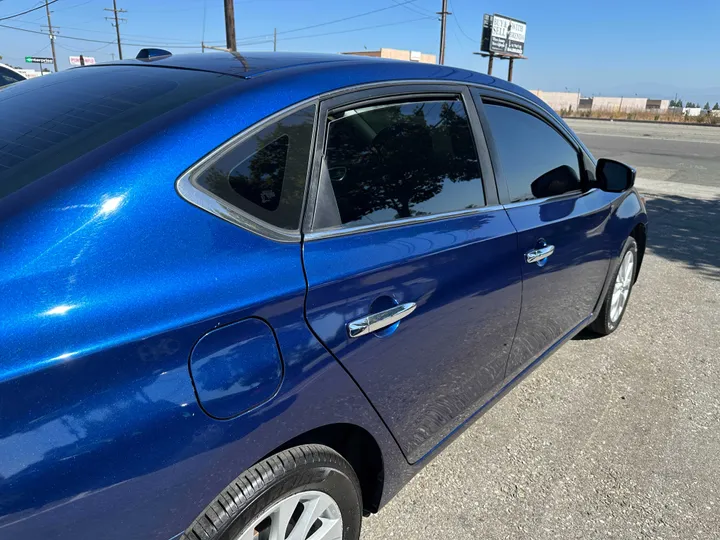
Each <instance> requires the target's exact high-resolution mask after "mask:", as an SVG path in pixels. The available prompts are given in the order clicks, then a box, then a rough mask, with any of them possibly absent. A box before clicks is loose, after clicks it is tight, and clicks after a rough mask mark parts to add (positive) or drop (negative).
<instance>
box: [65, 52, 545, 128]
mask: <svg viewBox="0 0 720 540" xmlns="http://www.w3.org/2000/svg"><path fill="white" fill-rule="evenodd" d="M143 52H145V50H144V51H143ZM153 52H155V53H157V52H163V51H162V50H160V49H154V50H153ZM117 65H123V66H145V67H158V68H174V69H186V70H193V71H198V72H209V73H218V74H223V75H229V76H233V77H238V78H241V79H258V78H260V77H262V76H263V75H265V74H269V73H272V74H275V75H278V76H280V77H283V76H284V75H287V76H290V75H291V74H292V75H298V74H300V75H302V74H311V73H313V74H314V73H315V72H327V71H331V70H332V69H333V68H336V67H337V68H342V70H343V72H344V73H343V77H342V83H340V82H338V85H337V87H338V88H340V87H343V86H351V85H352V84H353V83H354V82H355V81H354V80H353V75H352V73H353V72H355V73H357V74H358V82H359V80H360V79H362V80H363V82H369V80H368V73H370V74H371V75H370V76H369V77H370V79H372V78H373V77H372V73H373V72H374V71H373V69H372V68H373V67H377V68H380V69H377V71H376V72H375V73H377V81H378V82H380V81H388V80H389V79H388V76H387V75H388V70H387V69H386V68H387V67H388V66H396V67H397V69H393V70H392V74H393V77H392V78H396V79H397V80H403V79H405V80H409V79H415V80H434V81H438V82H442V81H453V82H461V83H472V84H481V85H487V86H490V87H493V88H496V89H500V90H505V91H507V92H511V93H513V94H515V95H519V96H522V97H524V98H526V99H528V100H530V101H532V102H534V103H535V104H537V105H538V106H540V107H542V108H543V109H545V110H546V111H547V112H548V113H549V114H552V115H555V113H553V112H552V109H550V108H549V107H548V106H547V104H546V103H545V102H544V101H542V100H541V99H539V98H538V97H537V96H535V95H534V94H532V93H530V92H528V91H527V90H525V89H524V88H522V87H520V86H517V85H515V84H513V83H510V82H507V81H505V80H503V79H499V78H496V77H493V76H491V75H485V74H482V73H477V72H475V71H470V70H467V69H462V68H457V67H452V66H443V65H438V64H425V63H421V62H409V61H406V60H393V59H388V58H377V57H369V56H359V55H351V54H325V53H287V52H282V53H280V52H262V51H251V52H232V53H231V52H215V51H214V52H210V53H204V54H200V53H195V54H179V55H173V54H170V53H168V54H167V55H164V56H157V57H154V58H150V59H147V58H146V59H138V58H132V59H127V60H118V61H115V62H107V63H102V64H95V65H91V66H85V67H83V68H80V67H78V68H73V69H87V68H88V67H89V68H91V69H96V68H102V67H103V66H117ZM368 68H370V69H368Z"/></svg>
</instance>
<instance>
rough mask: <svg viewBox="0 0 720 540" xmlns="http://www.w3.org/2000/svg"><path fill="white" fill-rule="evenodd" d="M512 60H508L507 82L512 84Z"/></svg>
mask: <svg viewBox="0 0 720 540" xmlns="http://www.w3.org/2000/svg"><path fill="white" fill-rule="evenodd" d="M514 60H515V59H514V58H509V59H508V82H512V72H513V62H514Z"/></svg>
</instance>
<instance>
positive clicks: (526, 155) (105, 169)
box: [0, 50, 647, 540]
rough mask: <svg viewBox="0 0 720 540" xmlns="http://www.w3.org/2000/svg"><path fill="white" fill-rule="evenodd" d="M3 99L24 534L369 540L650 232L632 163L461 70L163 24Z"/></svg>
mask: <svg viewBox="0 0 720 540" xmlns="http://www.w3.org/2000/svg"><path fill="white" fill-rule="evenodd" d="M0 118H2V123H0V227H1V228H2V236H1V237H2V254H1V255H0V265H1V267H0V299H1V300H0V302H1V304H0V307H1V312H2V326H1V327H0V340H1V342H2V344H3V352H2V357H1V358H0V538H1V539H3V540H5V539H20V538H22V539H24V540H32V539H42V540H54V539H63V540H65V539H68V538H73V539H75V540H83V539H88V540H97V539H103V540H120V539H123V540H124V539H127V538H136V539H143V540H145V539H157V540H169V539H170V538H176V537H177V538H184V539H188V540H198V539H208V540H251V539H256V540H258V539H259V540H267V539H273V540H279V539H288V540H303V539H312V540H321V539H322V540H330V539H345V540H357V538H358V537H359V535H360V527H361V520H362V516H363V515H367V514H368V513H372V512H376V511H378V510H379V509H380V508H381V507H382V506H383V504H385V503H386V502H387V501H388V500H389V499H391V498H392V497H393V496H394V495H395V494H396V493H397V492H398V490H400V489H401V488H402V486H403V485H404V484H406V483H407V482H408V480H409V479H410V478H411V477H412V476H413V475H414V474H416V473H417V472H418V471H419V470H420V469H421V468H422V467H423V465H424V464H426V463H428V462H429V461H430V460H431V459H432V457H433V456H434V455H436V454H437V453H438V452H439V451H440V450H441V449H442V448H443V447H444V446H446V445H447V444H448V443H449V442H450V441H451V440H452V439H453V437H455V436H456V435H457V434H459V433H460V432H461V431H462V430H463V429H464V428H466V427H467V426H468V425H470V423H471V422H472V421H473V420H474V419H476V418H477V417H478V416H479V415H480V414H482V412H484V411H485V410H487V409H488V408H489V406H491V405H492V404H493V403H494V402H496V401H497V400H498V399H499V398H500V397H501V396H502V395H503V394H504V393H506V392H507V391H508V390H509V389H511V388H512V387H513V386H514V385H515V384H517V383H518V382H519V381H520V380H521V379H522V378H523V376H524V375H526V374H527V373H528V372H529V371H530V370H532V369H533V368H534V367H535V366H537V365H538V364H539V363H540V362H541V361H542V360H544V359H545V358H547V357H548V356H549V355H550V354H551V353H552V352H553V351H555V350H556V349H557V348H558V347H559V346H560V345H561V344H562V343H563V342H565V341H567V340H568V339H570V338H572V337H573V336H574V335H576V334H577V333H578V332H580V331H581V330H584V329H586V331H587V332H594V333H596V334H600V335H604V334H609V333H611V332H613V331H614V330H615V329H616V328H617V327H618V325H619V324H620V322H621V320H622V317H623V314H624V312H625V309H626V307H627V305H628V299H629V296H630V293H631V291H632V286H633V284H634V282H635V280H636V279H637V276H638V272H639V269H640V265H641V263H642V259H643V253H644V250H645V243H646V226H647V215H646V211H645V206H644V201H643V199H641V197H639V196H638V193H637V192H636V190H635V189H634V187H633V184H634V180H635V171H634V170H633V169H631V168H630V167H628V166H626V165H623V164H621V163H618V162H615V161H610V160H603V159H600V160H597V161H596V160H595V159H594V158H593V157H592V156H591V154H590V152H589V151H588V150H587V149H586V148H585V146H583V144H582V142H581V141H580V140H579V139H578V138H577V136H576V135H575V134H574V133H573V132H572V131H571V130H570V129H569V128H568V126H567V125H566V124H565V123H564V122H563V121H562V120H561V119H560V118H559V117H558V116H557V115H556V114H554V113H553V112H552V111H551V110H550V109H549V108H548V107H547V105H545V104H544V103H543V102H542V101H540V100H538V99H537V98H536V97H535V96H533V95H531V94H530V93H528V92H526V91H525V90H523V89H521V88H519V87H517V86H514V85H512V84H508V83H506V82H503V81H501V80H498V79H495V78H493V77H488V76H485V75H480V74H477V73H473V72H471V71H466V70H463V69H456V68H450V67H444V66H438V65H427V64H418V63H411V62H397V61H387V60H380V59H372V58H363V57H354V56H333V55H290V54H261V53H252V54H248V55H240V54H229V53H228V54H225V53H222V54H205V55H196V56H192V55H189V56H172V55H170V54H165V53H163V52H162V51H155V50H150V51H147V50H145V51H143V52H142V53H141V54H140V55H139V57H138V59H133V60H125V61H120V62H115V63H112V64H106V65H97V66H88V67H82V68H77V69H72V70H68V71H65V72H62V73H58V74H55V75H53V76H52V77H44V78H38V79H34V80H31V81H28V82H25V83H23V84H18V85H10V86H7V87H6V88H4V89H2V90H1V91H0ZM396 533H397V534H398V535H400V536H401V535H402V531H396Z"/></svg>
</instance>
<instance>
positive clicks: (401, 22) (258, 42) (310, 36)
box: [240, 17, 435, 46]
mask: <svg viewBox="0 0 720 540" xmlns="http://www.w3.org/2000/svg"><path fill="white" fill-rule="evenodd" d="M430 19H435V17H420V18H418V19H408V20H405V21H397V22H391V23H387V24H376V25H373V26H363V27H362V28H351V29H349V30H336V31H333V32H323V33H321V34H309V35H307V36H294V37H289V38H285V41H290V40H293V39H307V38H314V37H323V36H332V35H336V34H345V33H350V32H361V31H363V30H372V29H373V28H384V27H386V26H397V25H400V24H408V23H412V22H418V21H427V20H430ZM279 33H280V32H278V34H279ZM272 42H273V38H272V37H269V39H265V40H262V41H252V42H248V43H241V44H240V45H241V46H247V45H260V44H262V43H272Z"/></svg>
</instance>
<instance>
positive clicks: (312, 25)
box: [245, 0, 417, 40]
mask: <svg viewBox="0 0 720 540" xmlns="http://www.w3.org/2000/svg"><path fill="white" fill-rule="evenodd" d="M413 2H417V0H404V1H403V2H401V3H399V4H393V5H392V6H387V7H383V8H378V9H373V10H371V11H365V12H363V13H358V14H357V15H350V16H349V17H342V18H340V19H333V20H332V21H325V22H321V23H317V24H311V25H309V26H301V27H299V28H293V29H292V30H283V31H282V32H278V35H281V34H290V33H293V32H300V31H301V30H310V29H312V28H319V27H321V26H327V25H329V24H335V23H339V22H344V21H349V20H351V19H357V18H359V17H365V16H367V15H372V14H373V13H380V12H381V11H387V10H388V9H395V8H396V7H401V6H404V5H406V4H412V3H413ZM266 35H268V34H260V35H257V36H248V37H247V38H245V39H246V40H248V39H258V38H262V37H265V36H266Z"/></svg>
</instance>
